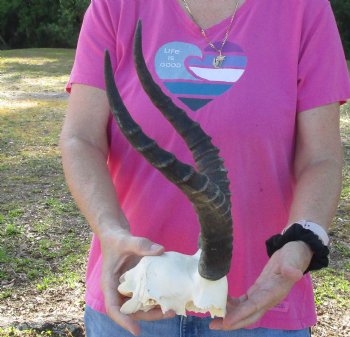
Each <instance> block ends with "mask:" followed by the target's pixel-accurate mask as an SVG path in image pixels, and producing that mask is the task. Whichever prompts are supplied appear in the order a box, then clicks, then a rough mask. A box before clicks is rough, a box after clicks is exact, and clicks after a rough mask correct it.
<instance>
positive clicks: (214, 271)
mask: <svg viewBox="0 0 350 337" xmlns="http://www.w3.org/2000/svg"><path fill="white" fill-rule="evenodd" d="M137 39H139V42H138V41H137ZM138 43H139V46H138ZM140 45H141V24H140V23H139V24H138V28H137V30H136V37H135V48H134V57H135V59H136V60H137V62H136V65H137V68H139V69H138V73H139V76H140V81H141V83H146V84H147V87H148V89H147V90H146V89H145V90H146V92H147V94H148V95H149V96H150V99H151V100H152V101H153V103H154V104H155V105H156V107H157V108H159V109H160V110H161V111H162V113H163V114H164V115H165V116H166V118H168V119H169V120H170V121H171V123H172V124H173V126H174V127H175V129H176V130H177V131H178V133H179V134H180V135H181V136H182V137H183V138H184V140H185V142H186V143H187V145H188V146H189V148H190V150H191V151H192V153H193V156H194V158H195V161H196V165H198V166H199V167H200V169H199V172H197V171H196V170H195V169H194V168H193V167H192V166H190V165H187V164H185V163H182V162H181V161H179V160H178V159H177V158H176V157H175V156H174V155H173V154H172V153H170V152H168V151H165V150H164V149H162V148H160V147H159V146H158V145H157V143H156V142H155V141H154V140H153V139H151V138H149V137H148V136H147V135H145V133H144V132H143V131H142V129H141V127H140V126H139V125H138V124H137V123H136V122H135V121H134V120H133V119H132V117H131V115H130V113H129V112H128V111H127V109H126V107H125V105H124V103H123V101H122V99H121V97H120V95H119V92H118V89H117V87H116V85H115V81H114V75H113V71H112V65H111V61H110V57H109V53H108V51H106V53H105V81H106V91H107V96H108V99H109V103H110V106H111V111H112V114H113V116H114V117H115V120H116V122H117V124H118V125H119V127H120V130H121V131H122V133H123V134H124V136H125V137H126V138H127V139H128V141H129V142H130V143H131V145H132V146H133V147H134V148H135V149H136V150H137V151H139V152H140V153H141V154H142V155H143V156H144V157H145V159H146V160H148V161H149V162H150V163H151V164H152V165H153V166H154V167H155V168H157V169H158V170H159V171H160V172H161V173H162V174H163V175H164V176H165V177H166V178H167V179H169V180H170V181H171V182H172V183H174V184H175V185H176V186H177V187H178V188H179V189H180V190H182V191H183V192H184V194H185V195H186V196H187V197H188V198H189V200H190V201H191V202H192V204H193V206H194V208H195V211H196V213H197V215H198V219H199V222H200V225H201V237H200V246H201V249H202V252H201V256H200V261H199V266H198V271H199V274H200V275H201V276H202V277H204V278H206V279H209V280H218V279H220V278H221V277H223V276H225V275H226V274H227V273H228V272H229V268H230V264H231V256H232V217H231V204H230V201H229V188H228V184H229V183H228V179H227V171H226V169H225V168H224V166H223V160H222V159H221V158H220V157H219V156H218V152H219V150H218V149H217V148H216V147H214V146H213V145H212V143H211V140H210V137H209V136H207V135H206V134H205V133H204V131H203V130H202V129H201V128H200V126H199V124H198V123H195V122H194V121H192V120H191V119H190V118H189V117H188V116H187V115H186V113H185V112H184V111H183V110H181V109H179V108H177V107H176V105H175V104H174V103H173V102H172V101H171V99H170V98H169V97H168V96H166V95H165V94H164V93H163V92H162V91H161V89H160V88H159V86H157V85H156V84H155V82H154V81H153V79H152V81H151V80H150V79H149V78H148V77H150V78H151V76H150V74H149V72H148V70H147V67H146V65H145V62H144V60H143V55H142V49H140ZM140 60H141V61H140ZM142 63H143V64H144V67H142V65H141V66H140V64H142ZM145 69H146V70H147V71H145ZM155 102H156V103H155ZM169 102H170V103H169ZM159 106H161V108H160V107H159ZM166 107H170V110H171V112H170V113H167V112H166V110H167V109H166ZM178 110H179V111H180V117H177V116H176V113H177V112H178ZM215 179H217V182H215ZM222 190H224V191H222Z"/></svg>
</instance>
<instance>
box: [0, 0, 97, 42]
mask: <svg viewBox="0 0 350 337" xmlns="http://www.w3.org/2000/svg"><path fill="white" fill-rule="evenodd" d="M89 3H90V1H89V0H9V1H1V2H0V48H24V47H74V46H75V45H76V42H77V37H78V32H79V28H80V26H81V22H82V18H83V14H84V12H85V9H86V8H87V6H88V4H89Z"/></svg>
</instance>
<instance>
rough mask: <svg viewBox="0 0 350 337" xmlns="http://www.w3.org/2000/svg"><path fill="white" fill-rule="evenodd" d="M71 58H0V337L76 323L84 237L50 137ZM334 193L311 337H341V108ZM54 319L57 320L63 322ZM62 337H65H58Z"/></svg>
mask: <svg viewBox="0 0 350 337" xmlns="http://www.w3.org/2000/svg"><path fill="white" fill-rule="evenodd" d="M73 57H74V51H73V50H64V49H27V50H13V51H0V73H1V74H2V75H1V77H0V86H1V88H0V125H1V127H0V191H1V193H0V228H1V231H0V327H1V326H2V327H3V328H2V329H1V328H0V336H2V337H5V336H31V337H34V336H54V335H55V332H53V331H52V330H51V329H46V330H45V329H44V331H43V332H41V333H36V332H34V331H29V330H27V331H22V332H19V331H17V330H16V329H12V330H9V329H8V328H5V326H8V325H9V324H11V323H12V322H14V321H22V322H23V321H38V320H46V321H51V322H52V321H55V320H60V319H62V320H66V321H69V320H72V321H74V320H75V321H76V318H77V317H78V318H81V315H82V310H83V303H84V302H83V293H84V273H85V263H86V256H87V250H88V243H89V238H90V232H89V229H88V226H87V225H86V223H85V221H84V219H82V217H81V216H80V215H79V212H78V210H77V208H76V206H75V204H74V202H73V201H72V199H71V197H70V195H69V193H68V191H67V188H66V185H65V182H64V178H63V172H62V167H61V160H60V154H59V150H58V146H57V144H58V137H59V132H60V129H61V126H62V121H63V116H64V112H65V109H66V105H67V99H66V95H65V93H64V90H63V88H64V85H65V83H66V81H67V80H68V74H69V72H70V69H71V66H72V60H73ZM349 67H350V64H349ZM341 132H342V139H343V144H344V150H345V164H346V165H345V167H344V187H343V192H342V198H341V202H340V206H339V210H338V213H337V216H336V218H335V220H334V224H333V227H332V230H331V237H332V246H331V266H330V268H328V269H326V270H323V271H321V272H315V273H313V278H314V282H315V294H316V302H317V309H318V312H319V319H320V322H319V324H318V326H317V327H316V328H314V329H313V330H314V335H313V336H316V337H325V336H327V337H331V336H337V337H340V336H345V335H346V334H347V333H349V335H350V314H349V309H348V308H349V307H350V300H349V291H350V246H349V242H350V240H349V239H350V212H349V211H350V171H349V161H350V104H349V103H348V104H346V105H344V106H343V107H342V115H341ZM63 317H64V319H63ZM66 335H67V336H72V334H71V333H70V332H67V334H66Z"/></svg>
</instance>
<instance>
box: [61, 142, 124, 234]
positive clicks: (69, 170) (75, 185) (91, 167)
mask: <svg viewBox="0 0 350 337" xmlns="http://www.w3.org/2000/svg"><path fill="white" fill-rule="evenodd" d="M61 151H62V160H63V168H64V172H65V176H66V181H67V184H68V186H69V188H70V190H71V193H72V195H73V197H74V199H75V201H76V203H77V205H78V207H79V208H80V210H81V212H82V213H83V215H84V216H85V217H86V219H87V221H88V223H89V224H90V226H91V228H92V230H93V231H94V233H96V234H97V235H98V236H99V237H101V235H102V234H103V233H106V232H107V231H109V230H115V229H127V230H128V229H129V225H128V222H127V220H126V218H125V216H124V214H123V212H122V210H121V209H120V206H119V203H118V200H117V196H116V192H115V190H114V186H113V183H112V179H111V176H110V174H109V171H108V168H107V164H106V154H105V153H103V151H102V150H100V149H99V148H98V147H95V146H94V145H92V144H90V143H89V142H87V141H84V140H83V139H80V138H76V137H71V138H67V139H62V140H61Z"/></svg>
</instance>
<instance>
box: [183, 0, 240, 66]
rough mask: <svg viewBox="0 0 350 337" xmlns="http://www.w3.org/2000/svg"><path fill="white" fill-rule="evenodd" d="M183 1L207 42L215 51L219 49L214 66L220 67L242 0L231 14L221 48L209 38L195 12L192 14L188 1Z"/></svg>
mask: <svg viewBox="0 0 350 337" xmlns="http://www.w3.org/2000/svg"><path fill="white" fill-rule="evenodd" d="M182 2H183V4H184V6H185V8H186V10H187V12H188V14H189V15H190V17H191V19H192V21H193V22H194V23H195V24H196V25H197V26H198V28H199V30H200V32H201V34H202V35H203V37H204V38H205V40H206V42H207V44H208V45H209V46H210V47H211V48H212V49H214V50H215V51H217V52H218V53H219V56H217V57H216V58H215V59H214V63H213V64H214V67H216V68H219V67H220V66H221V64H222V62H223V61H224V59H225V56H224V55H222V50H223V48H224V46H225V44H226V41H227V39H228V37H229V35H230V32H231V28H232V24H233V19H234V17H235V15H236V12H237V8H238V4H239V3H240V0H238V1H237V2H236V6H235V9H234V11H233V14H232V16H231V20H230V23H229V25H228V27H227V29H226V33H225V36H224V39H223V40H222V42H221V48H220V49H218V48H217V47H216V46H215V45H214V43H213V42H211V41H210V40H209V38H208V35H207V33H206V32H205V30H204V29H203V28H202V27H201V26H200V25H199V23H198V22H197V20H196V19H195V18H194V16H193V14H192V11H191V9H190V7H189V5H188V3H187V1H186V0H182Z"/></svg>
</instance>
